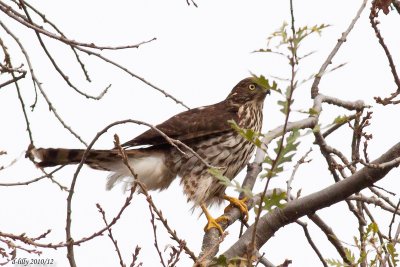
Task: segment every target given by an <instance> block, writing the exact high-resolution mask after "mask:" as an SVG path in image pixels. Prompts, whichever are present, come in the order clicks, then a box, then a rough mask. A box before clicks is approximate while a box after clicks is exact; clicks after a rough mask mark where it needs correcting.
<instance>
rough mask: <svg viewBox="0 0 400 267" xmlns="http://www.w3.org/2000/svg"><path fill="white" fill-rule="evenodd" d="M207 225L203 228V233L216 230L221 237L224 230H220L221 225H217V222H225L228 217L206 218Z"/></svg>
mask: <svg viewBox="0 0 400 267" xmlns="http://www.w3.org/2000/svg"><path fill="white" fill-rule="evenodd" d="M207 220H208V222H207V225H206V226H205V227H204V232H207V231H208V230H210V229H211V228H217V230H218V232H219V233H220V234H221V235H222V234H223V233H224V229H222V227H221V225H220V224H219V222H222V221H227V220H228V217H226V216H220V217H218V218H216V219H214V218H213V217H207Z"/></svg>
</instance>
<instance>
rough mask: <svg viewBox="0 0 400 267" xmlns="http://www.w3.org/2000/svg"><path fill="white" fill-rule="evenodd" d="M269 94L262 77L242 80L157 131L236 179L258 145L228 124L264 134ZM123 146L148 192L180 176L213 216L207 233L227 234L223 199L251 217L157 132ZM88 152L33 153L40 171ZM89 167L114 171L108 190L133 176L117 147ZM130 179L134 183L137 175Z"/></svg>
mask: <svg viewBox="0 0 400 267" xmlns="http://www.w3.org/2000/svg"><path fill="white" fill-rule="evenodd" d="M268 93H269V89H266V88H265V87H264V86H262V85H260V83H258V82H257V78H254V77H249V78H246V79H243V80H242V81H240V82H239V83H238V84H237V85H236V86H235V87H234V88H233V89H232V91H231V92H230V94H229V95H228V97H227V98H226V99H225V100H223V101H221V102H219V103H216V104H214V105H210V106H203V107H199V108H195V109H190V110H188V111H185V112H182V113H179V114H177V115H175V116H173V117H171V118H170V119H168V120H166V121H165V122H163V123H161V124H159V125H157V126H156V128H157V129H159V130H160V131H162V132H163V133H165V134H166V135H167V136H169V137H170V138H173V139H176V140H180V141H181V142H183V143H184V144H186V145H187V146H189V147H190V148H192V149H193V151H195V152H196V153H197V154H198V155H199V156H200V157H202V158H203V159H204V160H205V161H206V162H208V163H209V165H212V166H216V167H219V168H221V172H222V174H223V175H224V176H226V177H227V178H229V179H233V178H234V177H235V176H236V175H237V174H238V173H239V172H240V171H241V170H242V169H243V168H244V167H245V166H246V164H247V163H248V161H249V160H250V157H251V156H252V152H253V150H254V147H255V146H254V144H253V143H252V142H250V141H248V140H247V139H245V138H244V137H243V136H241V135H240V134H239V133H238V132H237V131H236V130H235V129H233V128H232V127H231V125H230V124H229V123H228V121H230V120H233V121H235V122H236V123H237V125H238V126H239V127H241V128H244V129H251V130H253V131H254V132H260V131H261V126H262V118H263V103H264V99H265V97H266V95H267V94H268ZM143 146H145V147H143ZM122 147H123V148H125V149H126V154H127V157H128V162H129V165H130V166H131V167H132V169H133V170H134V172H135V174H137V178H138V179H139V180H140V181H141V182H142V183H144V184H145V185H146V187H147V189H149V190H157V189H158V190H162V189H166V188H167V187H168V186H169V185H170V184H171V182H172V181H173V180H174V179H175V178H176V177H177V176H178V177H180V179H181V184H183V191H184V193H185V195H186V196H187V198H188V201H191V202H193V203H194V207H198V206H200V207H201V208H202V210H203V212H204V214H205V215H206V217H207V220H208V224H207V225H206V227H205V230H208V229H210V228H217V229H218V230H219V231H220V232H221V234H222V232H223V231H222V228H221V227H220V225H219V224H218V221H220V220H223V219H225V218H223V217H220V218H217V219H213V218H212V217H211V216H210V214H209V212H208V210H207V207H208V206H210V205H211V204H214V203H220V202H222V200H223V199H226V200H228V201H230V202H231V204H233V205H236V206H238V207H239V208H240V209H241V211H242V212H243V213H244V215H245V218H247V215H248V214H247V206H246V205H245V203H244V202H243V200H238V199H236V198H232V197H229V196H227V195H225V193H224V192H225V189H226V187H225V186H224V185H222V184H221V183H220V182H219V181H218V179H216V178H215V177H214V176H213V175H212V174H210V172H209V170H208V167H207V166H205V164H203V163H202V162H201V160H200V159H199V158H198V157H196V156H195V155H194V154H193V153H190V152H187V153H186V154H187V156H186V157H185V156H184V155H182V153H181V152H179V151H178V150H177V149H176V148H175V147H174V146H172V145H171V144H170V143H169V142H168V141H167V140H166V139H165V138H164V137H162V136H161V135H160V134H159V132H157V131H156V130H154V129H149V130H147V131H145V132H144V133H142V134H140V135H139V136H137V137H135V138H134V139H132V140H130V141H128V142H126V143H124V144H122ZM84 151H85V150H84V149H63V148H38V149H33V150H32V154H33V155H34V157H35V158H36V159H38V162H37V165H38V166H39V167H50V166H56V165H66V164H77V163H79V162H80V161H81V159H82V156H83V153H84ZM84 163H85V164H87V165H89V166H90V167H92V168H94V169H101V170H107V171H109V172H111V174H110V175H109V177H108V181H107V189H111V188H112V187H113V186H114V185H115V184H117V183H118V182H121V181H126V178H127V177H130V176H131V173H130V172H129V170H128V168H127V166H125V165H124V164H123V162H122V160H121V156H120V155H119V152H118V149H117V148H114V149H111V150H91V151H90V152H89V154H88V157H87V158H86V161H85V162H84ZM130 179H131V180H130V182H131V183H132V182H133V180H132V179H133V177H130Z"/></svg>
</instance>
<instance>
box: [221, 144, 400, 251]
mask: <svg viewBox="0 0 400 267" xmlns="http://www.w3.org/2000/svg"><path fill="white" fill-rule="evenodd" d="M399 156H400V143H397V144H396V145H394V146H393V147H392V148H391V149H389V150H388V151H387V152H386V153H385V154H383V155H382V156H381V157H379V158H378V159H377V160H375V161H374V162H373V163H375V164H381V163H383V162H387V161H390V160H393V159H394V158H396V157H399ZM393 168H394V167H393V166H390V167H387V168H385V169H374V168H368V167H365V168H363V169H361V170H360V171H358V172H356V173H354V174H353V175H351V176H350V177H348V178H346V179H344V180H342V181H340V182H338V183H335V184H333V185H331V186H329V187H327V188H325V189H323V190H321V191H318V192H315V193H313V194H310V195H308V196H306V197H303V198H299V199H296V200H293V201H291V202H290V203H288V204H287V206H286V207H285V208H283V209H275V210H273V211H272V212H270V213H268V214H266V215H264V216H263V217H262V218H261V219H260V222H259V225H258V227H257V231H256V232H257V240H256V244H255V245H256V248H257V249H260V248H261V247H262V246H263V245H264V244H265V243H266V242H267V241H268V240H269V239H270V238H271V237H272V236H273V235H274V234H275V232H276V231H278V230H279V229H280V228H281V227H283V226H285V225H287V224H289V223H292V222H294V221H296V220H297V219H299V218H300V217H302V216H304V215H309V214H313V213H314V212H315V211H317V210H320V209H323V208H325V207H328V206H330V205H332V204H335V203H337V202H340V201H342V200H344V199H346V198H347V197H349V196H351V195H352V194H354V193H356V192H359V191H361V190H362V189H364V188H366V187H368V186H371V185H373V184H374V183H375V182H377V181H379V180H380V179H382V178H383V177H385V176H386V174H387V173H388V172H389V171H390V170H391V169H393ZM253 228H254V226H253V225H252V226H250V227H249V228H248V229H247V230H246V232H245V233H244V234H243V236H242V237H241V238H240V239H239V240H238V241H237V242H236V243H235V244H234V245H233V246H231V248H229V249H228V250H227V251H226V252H225V253H224V255H225V256H226V257H227V258H232V257H235V256H241V255H244V254H245V253H246V250H247V245H248V244H249V242H250V240H251V234H252V231H253Z"/></svg>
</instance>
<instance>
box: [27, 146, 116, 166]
mask: <svg viewBox="0 0 400 267" xmlns="http://www.w3.org/2000/svg"><path fill="white" fill-rule="evenodd" d="M30 153H31V154H32V155H33V157H34V158H35V159H36V160H38V162H37V163H36V165H37V166H38V167H52V166H57V165H67V164H78V163H79V162H81V160H82V157H83V154H84V153H85V150H84V149H66V148H37V149H36V148H34V149H32V150H31V152H30ZM116 160H120V156H118V152H117V151H116V150H90V151H89V154H88V156H87V158H86V161H85V164H88V165H89V166H90V167H92V168H95V169H102V170H107V169H108V168H107V167H106V166H107V165H109V163H111V162H113V161H116Z"/></svg>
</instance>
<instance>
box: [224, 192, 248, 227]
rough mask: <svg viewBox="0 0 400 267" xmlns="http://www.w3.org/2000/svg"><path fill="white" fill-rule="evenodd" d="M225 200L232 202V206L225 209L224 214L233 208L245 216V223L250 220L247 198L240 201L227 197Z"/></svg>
mask: <svg viewBox="0 0 400 267" xmlns="http://www.w3.org/2000/svg"><path fill="white" fill-rule="evenodd" d="M223 198H224V199H225V200H228V201H229V202H230V205H229V206H227V207H226V208H225V210H224V212H228V211H229V210H230V209H232V207H237V208H238V209H239V210H240V212H241V213H242V215H243V221H245V222H247V220H248V219H249V210H248V209H247V205H246V201H247V200H248V199H247V197H244V198H242V199H238V198H235V197H230V196H227V195H225V196H223Z"/></svg>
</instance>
